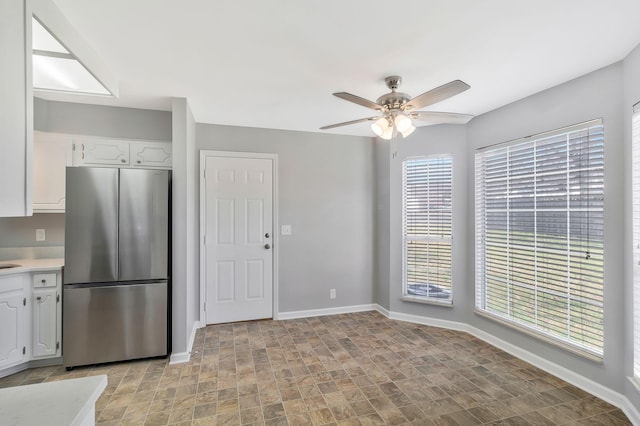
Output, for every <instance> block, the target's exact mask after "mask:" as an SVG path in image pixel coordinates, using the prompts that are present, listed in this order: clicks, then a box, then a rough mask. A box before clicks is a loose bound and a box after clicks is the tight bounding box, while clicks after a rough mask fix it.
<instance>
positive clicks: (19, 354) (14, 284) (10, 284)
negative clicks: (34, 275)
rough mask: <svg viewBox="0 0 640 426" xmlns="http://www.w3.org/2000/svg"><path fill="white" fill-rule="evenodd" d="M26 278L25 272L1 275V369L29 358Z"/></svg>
mask: <svg viewBox="0 0 640 426" xmlns="http://www.w3.org/2000/svg"><path fill="white" fill-rule="evenodd" d="M25 282H26V278H25V276H24V275H23V274H18V275H7V276H2V277H0V369H3V368H6V367H10V366H13V365H16V364H20V363H22V362H25V361H27V360H28V357H29V355H27V348H26V342H27V341H28V339H26V338H25V337H26V336H27V335H28V334H27V332H28V330H27V327H26V321H27V318H28V317H27V299H26V295H25Z"/></svg>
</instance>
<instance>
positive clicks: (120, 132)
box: [34, 98, 172, 141]
mask: <svg viewBox="0 0 640 426" xmlns="http://www.w3.org/2000/svg"><path fill="white" fill-rule="evenodd" d="M34 115H35V117H34V127H35V129H36V130H40V131H42V132H52V133H71V134H78V135H91V136H103V137H112V138H125V139H147V140H160V141H170V140H171V136H172V135H171V112H170V111H155V110H146V109H136V108H115V107H110V106H103V105H90V104H76V103H70V102H55V101H46V100H43V99H38V98H36V99H34Z"/></svg>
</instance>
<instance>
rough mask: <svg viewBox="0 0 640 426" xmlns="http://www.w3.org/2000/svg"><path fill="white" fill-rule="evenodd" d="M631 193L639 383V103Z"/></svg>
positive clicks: (635, 349)
mask: <svg viewBox="0 0 640 426" xmlns="http://www.w3.org/2000/svg"><path fill="white" fill-rule="evenodd" d="M631 146H632V148H631V151H632V160H631V162H632V167H631V174H632V181H631V182H632V192H633V376H634V377H635V378H636V379H637V380H639V381H640V103H638V104H636V105H635V106H634V107H633V118H632V133H631Z"/></svg>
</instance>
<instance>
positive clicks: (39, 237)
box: [36, 229, 46, 241]
mask: <svg viewBox="0 0 640 426" xmlns="http://www.w3.org/2000/svg"><path fill="white" fill-rule="evenodd" d="M44 240H46V236H45V233H44V229H36V241H44Z"/></svg>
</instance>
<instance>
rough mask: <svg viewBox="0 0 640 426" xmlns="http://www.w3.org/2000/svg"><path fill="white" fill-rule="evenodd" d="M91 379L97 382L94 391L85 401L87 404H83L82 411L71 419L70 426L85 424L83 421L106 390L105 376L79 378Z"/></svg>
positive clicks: (106, 381)
mask: <svg viewBox="0 0 640 426" xmlns="http://www.w3.org/2000/svg"><path fill="white" fill-rule="evenodd" d="M92 377H95V378H97V379H99V380H96V382H97V383H96V387H95V389H94V390H93V393H92V394H91V395H89V399H88V400H87V403H86V404H84V406H83V407H82V409H81V410H80V411H79V412H78V414H77V415H76V418H75V419H73V423H71V426H75V425H83V424H86V423H85V420H86V418H87V415H88V414H90V413H91V412H92V411H93V410H94V409H95V406H96V401H97V400H98V398H100V395H102V392H104V390H105V389H106V388H107V383H108V380H107V376H106V375H105V374H101V375H99V376H90V377H81V378H82V379H89V378H92Z"/></svg>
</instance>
